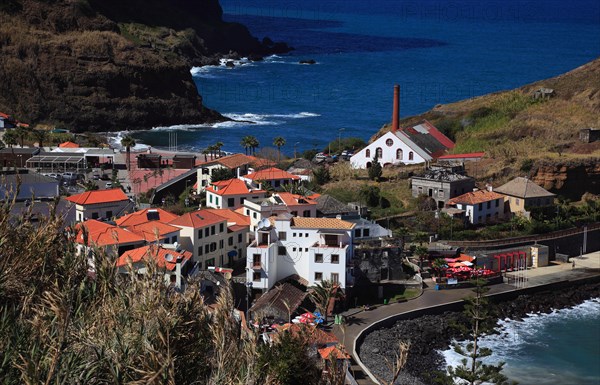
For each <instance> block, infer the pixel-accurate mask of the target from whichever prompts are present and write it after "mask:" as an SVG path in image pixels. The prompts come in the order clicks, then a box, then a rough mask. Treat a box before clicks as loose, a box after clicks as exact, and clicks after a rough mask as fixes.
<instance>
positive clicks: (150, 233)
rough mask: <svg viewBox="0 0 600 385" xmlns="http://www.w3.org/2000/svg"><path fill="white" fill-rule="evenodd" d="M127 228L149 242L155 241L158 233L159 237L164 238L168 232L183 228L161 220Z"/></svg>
mask: <svg viewBox="0 0 600 385" xmlns="http://www.w3.org/2000/svg"><path fill="white" fill-rule="evenodd" d="M127 229H128V230H130V231H131V232H132V233H135V234H137V235H139V236H141V237H143V238H144V239H145V240H146V241H147V242H155V241H156V240H157V238H156V234H157V233H158V239H164V238H165V236H166V235H167V234H171V233H174V232H177V231H180V230H181V228H180V227H177V226H172V225H168V224H166V223H162V222H160V221H152V222H146V223H142V224H139V225H134V226H131V227H128V228H127Z"/></svg>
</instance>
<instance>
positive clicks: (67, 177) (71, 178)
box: [62, 172, 77, 180]
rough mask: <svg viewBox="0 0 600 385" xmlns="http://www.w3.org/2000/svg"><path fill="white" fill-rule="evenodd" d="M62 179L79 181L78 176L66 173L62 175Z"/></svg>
mask: <svg viewBox="0 0 600 385" xmlns="http://www.w3.org/2000/svg"><path fill="white" fill-rule="evenodd" d="M62 178H63V179H68V180H75V179H77V174H74V173H72V172H64V173H63V174H62Z"/></svg>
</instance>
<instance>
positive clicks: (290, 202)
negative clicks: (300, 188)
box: [277, 192, 317, 206]
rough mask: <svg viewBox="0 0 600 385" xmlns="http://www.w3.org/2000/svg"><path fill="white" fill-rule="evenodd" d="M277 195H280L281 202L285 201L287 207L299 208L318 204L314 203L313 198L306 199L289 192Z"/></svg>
mask: <svg viewBox="0 0 600 385" xmlns="http://www.w3.org/2000/svg"><path fill="white" fill-rule="evenodd" d="M277 195H279V197H280V198H281V200H282V201H283V203H285V204H286V206H298V205H307V206H310V205H316V204H317V202H316V201H314V200H313V199H312V198H309V197H305V196H302V195H299V194H292V193H289V192H281V193H277Z"/></svg>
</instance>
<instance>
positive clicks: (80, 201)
mask: <svg viewBox="0 0 600 385" xmlns="http://www.w3.org/2000/svg"><path fill="white" fill-rule="evenodd" d="M66 199H67V200H68V201H70V202H72V203H74V204H75V210H76V214H75V218H76V220H77V221H79V222H82V221H85V220H87V219H112V218H115V217H117V218H118V217H120V216H122V215H125V214H127V213H128V212H129V211H130V210H131V209H132V208H133V202H131V201H130V200H129V198H128V197H127V195H125V193H124V192H123V190H121V189H120V188H114V189H111V190H95V191H86V192H84V193H81V194H77V195H71V196H70V197H67V198H66Z"/></svg>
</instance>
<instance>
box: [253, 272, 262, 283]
mask: <svg viewBox="0 0 600 385" xmlns="http://www.w3.org/2000/svg"><path fill="white" fill-rule="evenodd" d="M252 280H253V281H254V282H259V281H260V271H255V272H254V273H252Z"/></svg>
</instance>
